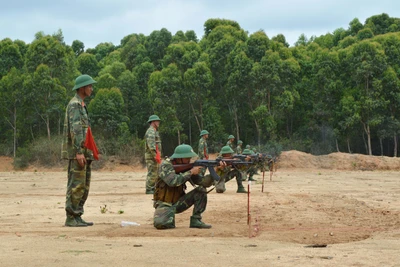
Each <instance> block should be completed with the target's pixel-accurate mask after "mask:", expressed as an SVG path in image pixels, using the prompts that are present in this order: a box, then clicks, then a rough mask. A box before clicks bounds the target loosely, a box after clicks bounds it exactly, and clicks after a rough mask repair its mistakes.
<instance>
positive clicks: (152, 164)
mask: <svg viewBox="0 0 400 267" xmlns="http://www.w3.org/2000/svg"><path fill="white" fill-rule="evenodd" d="M146 167H147V177H146V192H149V191H154V185H155V182H156V179H157V176H158V167H159V164H157V162H156V161H155V160H154V159H146Z"/></svg>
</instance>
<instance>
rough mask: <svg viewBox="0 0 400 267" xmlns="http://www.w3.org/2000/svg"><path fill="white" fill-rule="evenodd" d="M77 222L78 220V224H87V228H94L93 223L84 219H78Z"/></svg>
mask: <svg viewBox="0 0 400 267" xmlns="http://www.w3.org/2000/svg"><path fill="white" fill-rule="evenodd" d="M75 220H76V221H77V222H80V223H83V224H86V225H87V226H92V225H93V224H94V223H93V222H87V221H85V220H84V219H82V217H81V216H78V217H76V218H75Z"/></svg>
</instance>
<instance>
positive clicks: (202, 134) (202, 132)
mask: <svg viewBox="0 0 400 267" xmlns="http://www.w3.org/2000/svg"><path fill="white" fill-rule="evenodd" d="M209 134H210V133H209V132H208V131H207V130H202V131H201V132H200V137H203V138H205V139H207V138H208V135H209Z"/></svg>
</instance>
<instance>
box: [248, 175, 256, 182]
mask: <svg viewBox="0 0 400 267" xmlns="http://www.w3.org/2000/svg"><path fill="white" fill-rule="evenodd" d="M249 181H252V182H255V181H257V180H256V179H254V178H253V176H250V177H249Z"/></svg>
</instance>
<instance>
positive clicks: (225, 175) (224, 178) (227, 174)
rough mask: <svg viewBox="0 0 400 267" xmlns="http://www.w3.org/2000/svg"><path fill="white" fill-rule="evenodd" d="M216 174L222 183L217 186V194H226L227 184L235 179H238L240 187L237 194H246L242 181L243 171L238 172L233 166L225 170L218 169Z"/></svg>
mask: <svg viewBox="0 0 400 267" xmlns="http://www.w3.org/2000/svg"><path fill="white" fill-rule="evenodd" d="M216 172H217V174H218V175H219V177H221V180H220V182H219V183H218V184H217V185H216V186H215V189H216V191H217V193H224V192H225V191H226V187H225V183H226V182H228V181H230V180H232V178H233V177H235V178H236V183H237V186H238V189H237V191H236V192H237V193H246V191H245V189H244V186H243V181H242V171H240V170H237V169H235V168H233V167H232V166H226V167H224V168H217V170H216Z"/></svg>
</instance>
